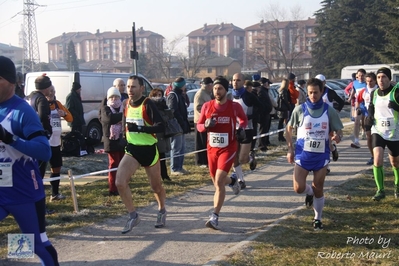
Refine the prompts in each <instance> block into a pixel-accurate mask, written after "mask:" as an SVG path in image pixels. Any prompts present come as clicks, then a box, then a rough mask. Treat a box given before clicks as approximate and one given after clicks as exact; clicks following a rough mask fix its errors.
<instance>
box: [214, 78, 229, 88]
mask: <svg viewBox="0 0 399 266" xmlns="http://www.w3.org/2000/svg"><path fill="white" fill-rule="evenodd" d="M216 84H221V85H222V86H223V87H224V88H225V89H226V91H229V81H228V80H227V79H225V78H224V77H217V78H216V79H215V80H214V81H213V85H216Z"/></svg>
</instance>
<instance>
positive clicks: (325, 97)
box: [322, 87, 334, 108]
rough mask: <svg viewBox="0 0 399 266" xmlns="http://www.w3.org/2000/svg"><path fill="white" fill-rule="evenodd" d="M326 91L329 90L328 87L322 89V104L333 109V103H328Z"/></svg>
mask: <svg viewBox="0 0 399 266" xmlns="http://www.w3.org/2000/svg"><path fill="white" fill-rule="evenodd" d="M328 90H329V88H328V87H324V93H323V96H322V98H323V102H325V103H326V104H328V105H329V106H331V107H333V108H334V104H333V102H332V101H330V99H328Z"/></svg>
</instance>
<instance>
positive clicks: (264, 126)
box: [259, 114, 271, 148]
mask: <svg viewBox="0 0 399 266" xmlns="http://www.w3.org/2000/svg"><path fill="white" fill-rule="evenodd" d="M259 125H260V126H259V134H260V135H262V134H265V133H268V132H269V130H270V125H271V117H270V114H264V115H261V116H259ZM269 144H270V142H269V136H265V137H261V138H260V139H259V148H266V147H267V145H269Z"/></svg>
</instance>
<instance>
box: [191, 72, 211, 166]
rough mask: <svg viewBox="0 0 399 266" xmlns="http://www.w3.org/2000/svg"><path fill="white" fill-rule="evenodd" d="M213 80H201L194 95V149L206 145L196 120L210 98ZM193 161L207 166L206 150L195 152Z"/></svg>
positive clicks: (203, 147) (204, 136) (200, 148)
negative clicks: (199, 86) (199, 87)
mask: <svg viewBox="0 0 399 266" xmlns="http://www.w3.org/2000/svg"><path fill="white" fill-rule="evenodd" d="M212 88H213V80H212V79H211V78H210V77H206V78H204V79H203V80H202V84H201V89H199V90H198V91H197V92H196V93H195V95H194V130H195V150H196V151H199V150H204V149H206V145H207V138H206V137H207V134H206V132H199V131H198V130H197V125H196V124H197V122H198V119H199V117H200V113H201V108H202V106H203V105H204V103H206V102H208V101H210V100H212ZM195 163H196V164H197V165H199V166H200V167H207V166H208V157H207V154H206V151H202V152H197V153H196V154H195Z"/></svg>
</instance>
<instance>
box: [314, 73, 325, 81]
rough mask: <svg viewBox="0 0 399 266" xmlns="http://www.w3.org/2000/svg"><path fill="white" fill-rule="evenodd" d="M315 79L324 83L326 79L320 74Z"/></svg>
mask: <svg viewBox="0 0 399 266" xmlns="http://www.w3.org/2000/svg"><path fill="white" fill-rule="evenodd" d="M315 78H317V79H319V80H321V81H323V82H324V81H326V77H325V76H324V75H322V74H319V75H317V76H316V77H315Z"/></svg>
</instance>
